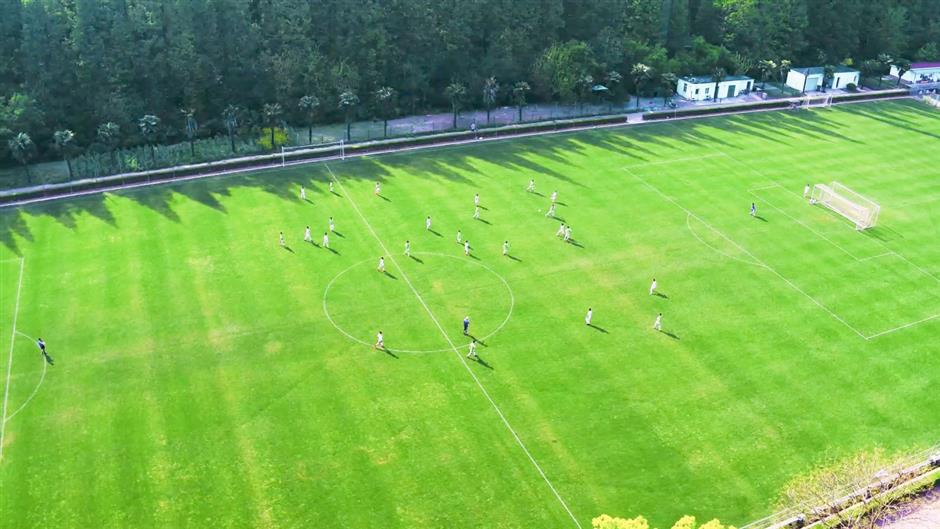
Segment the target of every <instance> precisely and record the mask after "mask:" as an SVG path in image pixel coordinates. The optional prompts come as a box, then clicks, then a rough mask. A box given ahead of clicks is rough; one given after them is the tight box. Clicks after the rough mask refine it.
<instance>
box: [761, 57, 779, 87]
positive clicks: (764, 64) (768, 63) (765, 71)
mask: <svg viewBox="0 0 940 529" xmlns="http://www.w3.org/2000/svg"><path fill="white" fill-rule="evenodd" d="M757 68H758V69H759V70H760V82H761V88H765V87H766V86H767V78H768V77H770V74H772V73H774V72H776V71H777V63H775V62H774V61H772V60H771V59H765V60H763V61H761V62H759V63H757Z"/></svg>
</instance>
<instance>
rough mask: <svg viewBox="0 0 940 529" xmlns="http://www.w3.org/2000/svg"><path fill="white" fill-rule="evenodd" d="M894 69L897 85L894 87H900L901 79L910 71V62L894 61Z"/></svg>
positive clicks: (903, 60)
mask: <svg viewBox="0 0 940 529" xmlns="http://www.w3.org/2000/svg"><path fill="white" fill-rule="evenodd" d="M894 67H895V68H897V69H898V84H897V85H896V86H901V77H903V76H904V74H906V73H907V72H909V71H910V69H911V61H909V60H907V59H896V60H895V61H894Z"/></svg>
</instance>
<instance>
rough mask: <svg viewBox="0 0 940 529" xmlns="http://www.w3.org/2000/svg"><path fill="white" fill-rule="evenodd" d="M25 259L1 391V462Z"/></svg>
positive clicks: (18, 283) (17, 289) (21, 266)
mask: <svg viewBox="0 0 940 529" xmlns="http://www.w3.org/2000/svg"><path fill="white" fill-rule="evenodd" d="M25 268H26V258H20V278H19V280H18V282H17V285H16V303H15V304H14V307H13V331H12V333H11V334H10V354H9V357H8V359H7V381H6V385H5V386H4V389H3V417H2V419H0V461H3V439H4V435H6V431H7V429H6V425H7V406H8V405H9V404H10V375H11V374H12V373H13V345H14V344H15V343H16V319H17V318H18V317H19V314H20V292H21V291H22V290H23V270H24V269H25Z"/></svg>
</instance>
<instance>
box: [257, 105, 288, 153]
mask: <svg viewBox="0 0 940 529" xmlns="http://www.w3.org/2000/svg"><path fill="white" fill-rule="evenodd" d="M261 114H262V115H263V116H264V122H265V123H266V124H267V125H268V127H270V128H271V150H272V151H273V150H274V148H275V145H274V129H275V127H277V126H278V125H280V124H281V116H282V115H283V114H284V109H283V108H282V107H281V104H280V103H265V104H264V106H263V107H261Z"/></svg>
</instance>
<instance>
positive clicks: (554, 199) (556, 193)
mask: <svg viewBox="0 0 940 529" xmlns="http://www.w3.org/2000/svg"><path fill="white" fill-rule="evenodd" d="M556 200H558V191H552V204H553V205H554V204H555V201H556Z"/></svg>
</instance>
